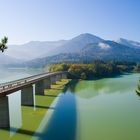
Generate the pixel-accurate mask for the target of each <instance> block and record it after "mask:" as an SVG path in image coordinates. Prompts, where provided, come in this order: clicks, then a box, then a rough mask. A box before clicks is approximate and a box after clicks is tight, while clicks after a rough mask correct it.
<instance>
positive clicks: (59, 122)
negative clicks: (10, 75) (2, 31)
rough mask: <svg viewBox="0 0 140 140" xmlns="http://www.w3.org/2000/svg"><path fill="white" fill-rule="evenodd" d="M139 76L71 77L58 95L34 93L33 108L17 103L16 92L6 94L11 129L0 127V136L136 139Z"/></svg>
mask: <svg viewBox="0 0 140 140" xmlns="http://www.w3.org/2000/svg"><path fill="white" fill-rule="evenodd" d="M19 75H20V74H19ZM139 76H140V74H131V75H124V76H120V77H117V78H105V79H101V80H95V81H91V80H90V81H80V80H79V81H76V80H75V81H72V82H71V84H69V85H68V86H67V87H66V88H64V89H63V90H62V91H60V94H56V93H55V92H53V94H51V95H50V94H49V95H46V96H36V100H37V101H36V104H37V105H38V107H36V108H33V107H26V106H24V107H23V106H20V104H21V102H20V94H16V93H15V94H14V95H12V96H13V97H12V96H11V97H9V98H12V100H11V103H10V104H11V110H12V111H11V113H10V115H11V123H12V124H11V126H12V127H11V128H14V130H11V131H9V130H0V138H1V139H12V140H14V139H16V140H18V139H23V140H26V139H27V140H28V139H33V140H34V139H40V140H46V139H47V140H56V139H58V140H140V135H139V132H140V97H139V96H138V95H137V94H136V92H135V89H136V88H137V81H138V79H139ZM13 101H14V103H13ZM13 110H14V111H13ZM13 112H16V114H15V113H13ZM15 118H16V119H15ZM14 120H16V122H14ZM21 130H22V131H21Z"/></svg>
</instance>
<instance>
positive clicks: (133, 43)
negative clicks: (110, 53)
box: [116, 38, 140, 49]
mask: <svg viewBox="0 0 140 140" xmlns="http://www.w3.org/2000/svg"><path fill="white" fill-rule="evenodd" d="M116 42H117V43H119V44H122V45H126V46H129V47H131V48H135V49H140V42H136V41H132V40H127V39H124V38H119V39H118V40H117V41H116Z"/></svg>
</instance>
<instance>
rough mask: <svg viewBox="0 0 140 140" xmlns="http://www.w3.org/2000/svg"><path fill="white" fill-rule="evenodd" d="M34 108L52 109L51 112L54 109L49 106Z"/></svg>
mask: <svg viewBox="0 0 140 140" xmlns="http://www.w3.org/2000/svg"><path fill="white" fill-rule="evenodd" d="M35 107H37V108H42V109H52V110H54V109H55V108H54V107H50V106H40V105H36V106H35Z"/></svg>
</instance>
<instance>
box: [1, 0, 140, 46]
mask: <svg viewBox="0 0 140 140" xmlns="http://www.w3.org/2000/svg"><path fill="white" fill-rule="evenodd" d="M82 33H91V34H94V35H97V36H99V37H101V38H103V39H111V40H116V39H118V38H120V37H122V38H126V39H131V40H135V41H139V42H140V1H139V0H0V38H2V37H3V36H8V38H9V44H23V43H26V42H29V41H52V40H53V41H54V40H61V39H70V38H73V37H75V36H77V35H79V34H82Z"/></svg>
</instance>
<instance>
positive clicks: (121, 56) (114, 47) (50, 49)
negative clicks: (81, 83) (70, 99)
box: [3, 33, 140, 64]
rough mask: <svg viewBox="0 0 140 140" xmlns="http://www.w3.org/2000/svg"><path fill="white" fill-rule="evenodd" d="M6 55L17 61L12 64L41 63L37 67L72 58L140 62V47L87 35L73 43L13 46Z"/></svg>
mask: <svg viewBox="0 0 140 140" xmlns="http://www.w3.org/2000/svg"><path fill="white" fill-rule="evenodd" d="M62 54H63V55H62ZM5 55H7V56H9V57H10V58H11V57H13V59H11V60H15V61H12V62H11V61H10V59H9V63H10V62H11V63H15V62H17V61H16V60H17V59H18V60H22V61H29V62H28V63H32V62H34V63H35V62H36V61H38V62H36V63H37V64H39V63H44V64H45V63H48V59H49V62H50V60H51V59H52V61H51V62H53V60H55V62H57V60H58V58H59V61H63V60H64V61H71V60H72V57H71V56H73V57H74V58H73V60H80V59H85V58H86V59H88V60H95V59H101V60H102V59H103V60H104V59H105V60H124V61H127V60H128V61H138V62H140V58H139V56H140V43H139V42H135V41H130V40H127V39H123V38H120V39H118V40H117V41H110V40H104V39H102V38H100V37H97V36H95V35H92V34H89V33H85V34H81V35H78V36H77V37H74V38H72V39H70V40H60V41H31V42H29V43H26V44H23V45H10V46H9V48H8V49H7V51H6V52H5ZM58 56H59V57H58ZM64 56H65V57H64ZM56 57H57V59H56ZM7 58H8V57H7ZM15 58H16V59H15ZM3 60H4V58H3ZM22 61H19V62H22ZM42 61H43V62H42Z"/></svg>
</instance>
